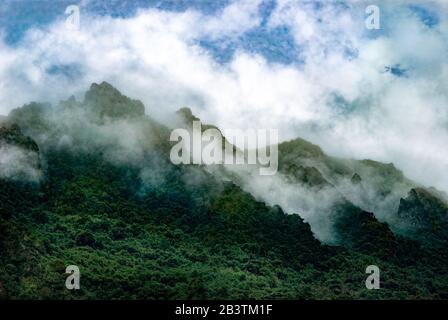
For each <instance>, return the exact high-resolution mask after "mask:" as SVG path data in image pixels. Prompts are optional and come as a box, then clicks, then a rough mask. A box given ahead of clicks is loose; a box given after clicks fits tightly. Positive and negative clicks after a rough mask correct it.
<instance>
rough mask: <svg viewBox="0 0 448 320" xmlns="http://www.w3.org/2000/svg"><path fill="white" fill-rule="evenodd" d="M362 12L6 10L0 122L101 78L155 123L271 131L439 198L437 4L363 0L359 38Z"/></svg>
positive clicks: (177, 0)
mask: <svg viewBox="0 0 448 320" xmlns="http://www.w3.org/2000/svg"><path fill="white" fill-rule="evenodd" d="M370 2H371V1H368V2H363V1H306V0H226V1H224V0H223V1H220V0H213V1H212V0H191V1H183V0H170V1H155V0H150V1H127V0H124V1H113V0H110V1H98V0H90V1H89V0H82V1H75V0H72V1H65V0H57V1H53V0H52V1H39V0H37V1H31V0H30V1H18V0H14V1H11V0H6V1H3V2H1V3H0V63H1V64H0V114H7V113H8V112H9V111H10V110H11V109H13V108H15V107H18V106H21V105H23V104H24V103H26V102H29V101H49V102H52V103H54V102H56V101H58V100H60V99H64V98H67V97H68V96H70V95H72V94H73V95H75V96H76V97H78V98H82V94H83V92H84V91H85V90H86V88H88V86H89V85H90V83H92V82H101V81H104V80H106V81H109V82H111V83H112V84H113V85H115V86H117V87H118V88H119V89H120V90H121V91H123V92H124V93H125V94H127V95H129V96H132V97H133V98H138V99H140V100H142V101H143V102H144V104H145V105H146V107H147V112H148V113H149V114H151V115H152V116H154V117H155V118H157V119H159V120H160V121H165V120H166V119H169V115H170V114H171V112H174V111H175V110H176V109H178V108H180V107H183V106H189V107H191V108H192V109H193V111H194V112H195V113H196V114H197V115H198V116H200V117H201V118H202V119H204V120H205V121H207V122H211V123H215V124H217V125H219V126H220V127H222V128H248V127H256V128H280V129H281V130H280V132H279V133H280V137H281V138H282V139H291V138H294V137H296V136H302V137H304V138H306V139H309V140H311V141H313V142H315V143H318V144H319V145H321V146H322V147H323V148H324V150H326V151H327V152H329V153H331V154H335V155H338V156H348V157H356V158H373V159H376V160H381V161H385V162H394V163H396V164H397V165H398V166H399V167H400V168H402V169H403V170H404V171H405V173H407V174H408V176H410V177H412V178H414V179H416V180H418V181H421V182H422V183H425V184H428V185H429V184H431V185H435V186H437V187H439V188H441V189H443V190H446V191H447V190H448V177H447V176H446V174H443V173H444V172H448V160H447V159H448V151H446V149H447V148H446V145H447V143H448V132H447V131H448V107H447V105H448V93H447V92H446V86H447V82H448V61H447V57H448V3H447V1H445V0H433V1H423V0H415V1H412V0H409V1H408V0H396V1H387V0H378V1H375V2H376V3H377V4H378V6H379V8H380V10H381V11H380V12H381V16H380V17H381V29H380V30H368V29H366V28H365V24H364V20H365V18H366V15H365V7H366V6H367V4H371V3H370ZM70 4H79V6H80V9H81V25H80V28H79V30H76V31H73V30H68V29H67V28H66V27H65V25H64V22H65V19H66V15H65V14H64V11H65V8H66V7H67V6H68V5H70ZM409 141H412V143H409Z"/></svg>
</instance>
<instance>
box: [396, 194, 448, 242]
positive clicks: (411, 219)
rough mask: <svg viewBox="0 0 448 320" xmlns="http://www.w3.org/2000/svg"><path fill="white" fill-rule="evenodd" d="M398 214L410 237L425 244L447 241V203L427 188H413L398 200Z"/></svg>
mask: <svg viewBox="0 0 448 320" xmlns="http://www.w3.org/2000/svg"><path fill="white" fill-rule="evenodd" d="M398 216H399V219H400V223H401V225H402V226H403V227H404V228H406V230H408V231H409V234H410V235H411V236H412V237H415V238H417V239H419V240H420V241H423V242H425V243H427V244H429V243H433V244H434V243H437V244H439V245H440V244H441V245H446V244H447V243H448V205H447V204H446V203H445V202H444V201H443V200H442V199H440V198H439V197H437V196H436V195H435V194H433V193H431V192H430V191H429V190H427V189H423V188H415V189H412V190H411V191H409V194H408V196H407V197H406V198H402V199H401V200H400V206H399V208H398Z"/></svg>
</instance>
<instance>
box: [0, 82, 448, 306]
mask: <svg viewBox="0 0 448 320" xmlns="http://www.w3.org/2000/svg"><path fill="white" fill-rule="evenodd" d="M79 110H82V112H78V111H79ZM67 114H68V115H69V116H67ZM80 114H81V116H80ZM86 116H87V118H88V123H86V122H83V121H85V119H86ZM77 117H78V118H77ZM79 119H83V121H77V120H79ZM123 124H130V125H132V132H133V134H132V135H129V136H131V137H132V139H133V140H132V139H131V140H132V141H129V142H128V143H129V144H130V145H134V144H135V141H137V142H138V148H133V149H132V150H130V149H128V144H125V145H120V144H118V146H117V144H116V143H115V141H114V140H116V139H119V138H117V137H118V136H119V135H123V134H124V133H125V132H127V131H126V130H130V129H129V128H128V127H123ZM0 125H1V129H0V142H1V144H0V146H2V149H1V151H2V152H8V150H12V148H18V149H20V150H22V151H23V152H24V156H23V157H22V158H20V159H21V161H28V162H27V164H28V165H29V166H31V168H32V169H33V170H34V171H35V172H38V173H39V174H36V173H35V172H34V171H33V174H32V179H30V178H27V177H29V175H30V170H22V169H20V168H19V169H18V168H17V166H14V167H12V168H7V169H8V170H6V169H5V170H3V171H0V172H1V175H0V298H1V299H446V298H448V272H447V270H448V269H447V265H448V251H447V250H446V248H447V241H446V239H447V237H446V229H445V228H444V226H445V223H446V219H447V212H448V211H447V205H446V202H445V201H444V200H443V196H442V195H437V194H436V192H435V191H434V192H431V190H426V189H423V188H419V187H418V186H416V185H413V184H412V182H409V181H407V180H406V179H405V178H404V177H401V175H399V173H398V171H397V170H396V169H395V168H394V167H393V166H392V167H391V166H390V165H382V164H380V163H375V162H365V161H364V162H353V161H350V162H343V161H342V160H340V159H335V158H331V157H328V156H326V155H325V154H323V152H322V151H321V150H320V149H319V148H318V147H317V146H314V145H311V144H309V143H308V142H306V141H304V140H301V139H298V140H295V141H293V142H288V143H284V144H282V145H281V146H280V148H279V150H280V157H281V162H280V172H281V173H282V174H284V175H287V176H288V177H289V178H290V182H291V184H294V183H303V184H305V185H309V186H310V188H311V190H314V189H313V188H317V189H316V190H317V191H316V192H318V189H319V188H322V185H328V186H334V185H335V183H334V181H333V180H332V177H334V176H336V175H347V176H349V177H350V178H351V179H352V182H353V183H354V184H355V185H357V184H359V183H361V182H362V181H363V179H365V178H364V177H363V172H364V171H363V170H371V169H370V168H372V167H374V169H372V170H374V171H372V172H373V174H375V175H376V174H377V175H378V176H381V177H382V180H381V179H380V180H379V182H378V184H379V185H381V187H382V188H385V189H387V190H382V192H383V193H384V194H386V193H388V192H389V193H390V192H392V191H390V190H392V187H390V186H391V185H392V184H391V183H390V181H389V180H390V179H395V180H397V179H398V180H400V182H399V183H400V184H401V185H406V186H407V185H408V184H409V186H410V188H409V191H410V193H409V196H408V197H404V198H401V199H399V201H400V203H399V212H397V215H396V216H395V218H396V219H397V221H400V223H397V224H395V225H392V224H390V223H389V221H392V220H387V219H385V220H384V219H383V220H384V221H381V222H380V221H379V220H378V219H377V218H376V216H375V214H374V213H371V212H367V211H365V210H362V209H360V207H359V206H358V205H355V204H353V203H352V202H351V201H349V200H348V199H345V198H344V197H342V196H341V201H339V202H338V203H337V204H335V205H334V207H333V208H334V215H333V218H334V221H335V222H334V229H335V230H336V232H337V239H338V240H337V241H336V243H330V244H329V243H324V242H322V241H319V240H318V239H316V234H315V233H314V232H313V231H312V228H311V227H310V225H309V224H308V223H306V222H305V221H304V220H303V219H302V218H301V217H300V215H299V214H300V212H284V210H282V208H281V207H280V206H279V205H268V204H266V203H265V202H263V201H261V200H260V199H259V198H258V197H254V196H253V195H251V194H250V193H249V192H247V191H244V189H243V188H242V187H241V186H240V185H239V183H238V179H236V180H235V181H232V180H227V179H220V177H219V176H217V175H214V174H213V173H211V172H209V171H208V170H205V168H204V167H202V166H187V165H179V166H176V165H173V164H171V162H170V161H169V158H168V156H167V154H168V152H169V147H170V145H169V140H168V135H169V130H168V128H166V127H164V126H162V125H160V124H158V123H156V122H155V121H154V120H152V119H151V118H150V117H148V116H146V115H144V107H143V105H142V104H141V103H139V102H138V101H135V100H131V99H128V98H126V97H124V96H122V95H121V94H120V93H119V92H118V91H117V90H116V89H114V88H112V87H111V86H110V85H108V84H105V83H103V84H101V85H93V86H92V88H91V89H90V90H89V92H88V93H87V94H86V97H85V100H84V101H83V102H77V101H76V100H75V99H73V98H71V99H69V100H67V101H63V102H61V103H60V104H59V105H58V106H57V107H51V106H48V105H45V104H39V103H32V104H30V105H27V106H24V107H22V108H19V109H16V110H14V111H13V112H12V113H11V114H10V115H9V117H8V118H7V119H6V120H3V123H2V124H0ZM135 132H138V133H142V134H141V135H139V134H135ZM110 135H112V138H110ZM109 138H110V139H109ZM14 150H15V149H14ZM117 150H118V151H117ZM34 154H37V155H38V161H37V163H33V162H32V161H34V160H35V158H34V157H32V155H34ZM303 157H305V158H306V157H308V159H309V158H310V157H313V158H319V159H320V162H319V163H320V164H321V165H322V166H321V167H319V165H316V166H315V167H313V166H306V165H301V164H300V163H295V161H296V160H297V159H303ZM30 161H31V163H30ZM14 163H15V164H17V161H16V162H14ZM0 164H1V165H3V166H6V165H10V163H9V162H7V161H6V160H4V161H3V162H0ZM19 164H20V163H19ZM366 168H367V169H366ZM28 169H30V168H28ZM353 170H355V171H356V172H357V174H356V175H354V174H353ZM375 170H376V171H375ZM370 172H371V171H369V173H370ZM358 173H359V174H358ZM361 177H362V178H361ZM375 181H377V180H375ZM385 181H386V182H387V183H386V182H385ZM389 187H390V188H389ZM388 188H389V189H390V190H389V189H388ZM406 221H409V225H412V226H414V228H413V229H412V228H411V229H410V227H409V228H407V229H406V231H403V230H405V229H404V228H405V226H407V225H406ZM68 265H77V266H79V268H80V271H81V289H80V290H67V289H66V287H65V279H66V277H67V276H68V275H67V274H65V268H66V267H67V266H68ZM369 265H377V266H378V267H379V268H380V270H381V289H380V290H368V289H366V286H365V280H366V277H367V276H368V274H366V273H365V270H366V267H367V266H369Z"/></svg>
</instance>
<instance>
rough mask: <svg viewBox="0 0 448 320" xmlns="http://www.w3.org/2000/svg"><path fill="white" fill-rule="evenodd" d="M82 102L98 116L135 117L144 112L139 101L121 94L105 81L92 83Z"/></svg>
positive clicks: (140, 115)
mask: <svg viewBox="0 0 448 320" xmlns="http://www.w3.org/2000/svg"><path fill="white" fill-rule="evenodd" d="M84 104H85V105H86V107H87V108H89V109H90V110H92V111H93V113H95V114H97V115H99V116H100V118H104V117H109V118H135V117H142V116H143V115H144V114H145V106H144V105H143V103H142V102H141V101H139V100H133V99H130V98H128V97H126V96H124V95H122V94H121V93H120V91H118V90H117V89H115V88H114V87H113V86H112V85H110V84H109V83H107V82H102V83H101V84H96V83H93V84H92V85H91V86H90V89H89V91H87V92H86V94H85V98H84Z"/></svg>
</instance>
